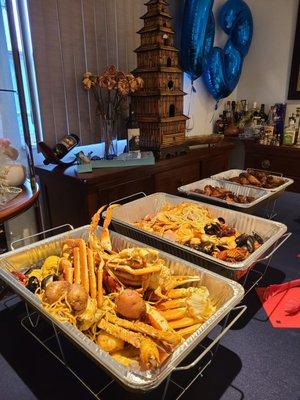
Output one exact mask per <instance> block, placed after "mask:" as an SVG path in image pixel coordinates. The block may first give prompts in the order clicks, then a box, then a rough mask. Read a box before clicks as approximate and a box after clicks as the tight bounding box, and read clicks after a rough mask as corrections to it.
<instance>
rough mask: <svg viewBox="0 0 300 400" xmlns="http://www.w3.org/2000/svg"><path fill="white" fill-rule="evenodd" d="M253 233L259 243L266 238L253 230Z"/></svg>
mask: <svg viewBox="0 0 300 400" xmlns="http://www.w3.org/2000/svg"><path fill="white" fill-rule="evenodd" d="M252 235H253V237H254V239H255V240H256V241H257V243H259V244H263V243H264V239H263V238H262V237H261V236H260V235H259V234H258V233H256V232H254V231H253V232H252Z"/></svg>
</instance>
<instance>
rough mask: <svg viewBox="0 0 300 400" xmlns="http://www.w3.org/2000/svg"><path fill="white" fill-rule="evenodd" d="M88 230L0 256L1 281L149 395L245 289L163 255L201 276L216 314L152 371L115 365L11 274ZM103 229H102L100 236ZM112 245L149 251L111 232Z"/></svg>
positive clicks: (90, 353)
mask: <svg viewBox="0 0 300 400" xmlns="http://www.w3.org/2000/svg"><path fill="white" fill-rule="evenodd" d="M87 231H88V226H84V227H81V228H78V229H75V230H73V231H70V232H67V233H63V234H60V235H57V236H54V237H52V238H50V239H45V240H43V241H40V242H37V243H35V244H31V245H29V246H26V247H22V248H21V249H19V250H15V251H12V252H8V253H6V254H4V255H2V256H0V278H1V279H2V280H3V281H4V282H5V283H6V284H7V285H9V286H10V287H11V288H12V289H13V290H14V291H15V292H16V293H17V294H19V295H20V296H21V297H22V298H23V299H24V300H25V301H26V302H28V303H30V304H31V306H33V307H34V308H35V309H36V310H37V311H38V312H39V313H40V314H42V315H43V316H44V317H45V318H46V319H48V320H49V321H51V322H53V323H54V324H55V325H56V327H57V328H58V329H59V330H60V331H61V332H63V333H64V334H65V335H66V336H67V337H68V338H70V339H71V340H72V341H73V342H74V343H75V344H77V345H78V347H79V348H80V349H81V351H83V352H84V353H85V354H86V355H88V356H89V357H90V358H92V359H93V360H94V361H95V362H96V363H97V364H98V365H99V366H101V367H102V368H103V369H104V370H105V371H106V372H107V373H109V374H110V375H111V376H113V378H115V379H117V380H118V381H119V382H120V383H121V384H122V385H123V386H125V387H126V388H128V389H130V390H134V391H138V392H146V391H149V390H152V389H154V388H155V387H157V386H158V385H159V384H160V383H161V382H162V381H163V380H164V379H165V378H166V377H167V376H168V375H169V374H170V373H171V372H172V370H173V369H174V368H175V367H176V366H177V365H178V364H180V362H181V361H182V360H183V359H184V358H185V357H186V356H187V355H188V354H189V353H190V352H191V351H192V350H193V349H194V348H195V347H196V346H197V345H198V344H199V343H200V342H201V341H202V340H203V339H204V338H205V337H206V336H207V335H208V334H209V332H210V331H211V330H212V329H213V328H214V327H215V326H216V325H217V324H218V323H219V322H220V321H221V320H222V319H223V318H224V317H225V316H226V315H227V314H228V313H229V312H230V311H231V310H232V309H233V308H234V307H235V305H237V304H238V303H239V302H240V301H241V300H242V298H243V295H244V289H243V288H242V286H241V285H239V284H238V283H236V282H234V281H231V280H229V279H227V278H224V277H222V276H220V275H217V274H214V273H213V272H210V271H208V270H205V269H203V268H200V267H198V266H196V265H193V264H191V263H189V262H187V261H183V260H181V259H179V258H177V257H174V256H172V255H170V254H166V253H163V252H160V255H161V257H162V258H163V259H165V260H166V263H167V265H168V266H169V267H170V268H171V269H172V271H174V273H176V274H189V275H199V276H200V278H201V279H200V281H199V282H197V283H194V286H200V285H204V286H206V287H207V288H208V290H209V292H210V295H211V297H212V301H213V302H214V304H215V305H216V306H217V311H216V312H215V313H214V314H213V315H212V316H211V317H210V318H209V319H208V320H207V321H206V322H205V323H203V324H202V325H201V326H200V328H199V329H198V330H197V331H196V332H195V333H194V334H192V335H191V336H190V337H189V338H188V339H187V340H185V341H184V342H183V343H182V344H181V345H180V346H178V347H177V348H176V349H175V351H174V352H173V353H172V354H171V356H170V357H169V358H168V359H167V360H166V361H165V362H164V363H163V364H162V365H161V366H160V368H158V369H156V370H153V371H144V372H140V371H138V372H133V371H130V370H129V369H128V368H126V367H125V366H123V365H121V364H119V363H118V362H117V361H115V360H114V359H113V358H112V357H111V356H110V355H109V354H108V353H106V352H105V351H103V350H101V348H100V347H99V346H98V345H96V344H95V343H94V342H92V341H91V340H90V339H89V338H88V337H87V336H85V335H84V334H83V333H82V332H81V331H80V330H79V329H77V328H76V327H74V326H72V325H71V324H69V323H62V322H59V321H57V320H56V319H54V318H53V317H52V316H51V315H50V314H49V313H47V312H46V311H45V310H44V308H43V307H42V305H41V303H40V300H39V299H38V298H37V297H36V296H35V295H34V294H33V293H31V292H30V291H29V290H28V289H27V288H25V287H24V286H23V285H22V284H21V283H20V282H19V281H18V280H17V279H16V278H15V277H14V276H13V275H12V273H11V272H10V271H11V270H18V271H22V270H24V269H27V268H29V267H30V266H31V265H32V264H35V263H37V262H39V261H40V260H43V259H45V258H46V257H47V256H49V255H55V254H59V253H60V250H61V246H62V242H63V241H64V240H65V239H66V238H80V237H82V238H84V239H86V238H87ZM100 231H101V228H99V232H100ZM110 236H111V239H112V245H113V248H114V249H115V250H121V249H124V248H128V247H137V246H138V247H146V245H145V244H143V243H140V242H138V241H135V240H133V239H129V238H127V237H124V236H122V235H120V234H118V233H115V232H110Z"/></svg>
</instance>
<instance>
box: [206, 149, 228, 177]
mask: <svg viewBox="0 0 300 400" xmlns="http://www.w3.org/2000/svg"><path fill="white" fill-rule="evenodd" d="M227 169H228V154H224V155H219V156H216V157H213V158H207V159H206V160H203V162H202V178H208V177H209V176H211V175H214V174H218V173H219V172H222V171H226V170H227Z"/></svg>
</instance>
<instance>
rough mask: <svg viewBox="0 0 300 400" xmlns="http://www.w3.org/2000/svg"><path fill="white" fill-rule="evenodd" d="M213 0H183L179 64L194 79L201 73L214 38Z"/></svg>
mask: <svg viewBox="0 0 300 400" xmlns="http://www.w3.org/2000/svg"><path fill="white" fill-rule="evenodd" d="M213 2H214V0H205V1H203V0H185V6H184V14H183V23H182V32H181V65H182V68H183V70H184V71H185V72H186V73H187V74H188V75H189V76H190V78H191V80H192V81H195V80H196V79H197V78H199V76H201V75H202V72H203V69H204V64H205V60H206V58H207V56H208V55H209V53H210V52H211V49H212V47H213V45H214V38H215V20H214V15H213V13H212V6H213Z"/></svg>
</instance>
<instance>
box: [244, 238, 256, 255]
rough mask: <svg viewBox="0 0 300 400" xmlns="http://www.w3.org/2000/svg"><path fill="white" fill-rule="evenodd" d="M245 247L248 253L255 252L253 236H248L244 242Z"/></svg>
mask: <svg viewBox="0 0 300 400" xmlns="http://www.w3.org/2000/svg"><path fill="white" fill-rule="evenodd" d="M246 247H247V250H248V251H249V253H253V251H254V250H255V239H254V237H253V236H251V235H248V238H247V240H246Z"/></svg>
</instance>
